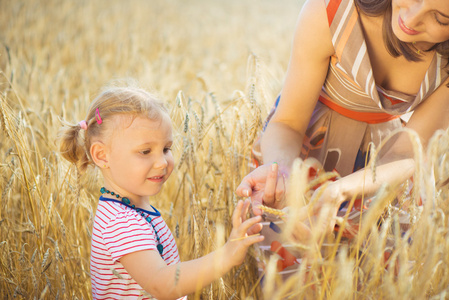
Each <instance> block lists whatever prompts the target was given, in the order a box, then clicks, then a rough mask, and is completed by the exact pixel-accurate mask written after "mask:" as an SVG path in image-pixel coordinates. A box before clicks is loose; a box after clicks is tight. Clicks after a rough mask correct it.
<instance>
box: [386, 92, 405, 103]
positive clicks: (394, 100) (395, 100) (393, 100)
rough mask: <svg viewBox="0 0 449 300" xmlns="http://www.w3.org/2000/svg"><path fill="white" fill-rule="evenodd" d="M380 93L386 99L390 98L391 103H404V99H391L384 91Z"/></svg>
mask: <svg viewBox="0 0 449 300" xmlns="http://www.w3.org/2000/svg"><path fill="white" fill-rule="evenodd" d="M382 95H383V96H384V97H385V98H386V99H388V100H390V102H391V104H392V105H395V104H398V103H404V101H402V100H399V99H393V98H391V97H390V96H387V95H385V94H384V93H382Z"/></svg>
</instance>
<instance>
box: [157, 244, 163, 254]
mask: <svg viewBox="0 0 449 300" xmlns="http://www.w3.org/2000/svg"><path fill="white" fill-rule="evenodd" d="M157 250H158V251H159V254H160V255H162V252H164V246H162V245H161V244H158V245H157Z"/></svg>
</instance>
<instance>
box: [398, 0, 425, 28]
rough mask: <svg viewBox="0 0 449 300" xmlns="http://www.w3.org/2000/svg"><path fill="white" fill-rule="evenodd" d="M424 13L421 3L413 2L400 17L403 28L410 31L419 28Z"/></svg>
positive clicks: (423, 6) (422, 3)
mask: <svg viewBox="0 0 449 300" xmlns="http://www.w3.org/2000/svg"><path fill="white" fill-rule="evenodd" d="M424 13H425V5H424V2H423V1H415V2H413V3H412V4H411V5H410V6H409V7H408V9H407V10H406V12H405V13H404V14H403V15H402V21H403V22H404V24H405V26H407V27H408V28H410V29H415V30H417V29H416V28H417V27H419V25H420V24H421V22H422V19H423V17H424Z"/></svg>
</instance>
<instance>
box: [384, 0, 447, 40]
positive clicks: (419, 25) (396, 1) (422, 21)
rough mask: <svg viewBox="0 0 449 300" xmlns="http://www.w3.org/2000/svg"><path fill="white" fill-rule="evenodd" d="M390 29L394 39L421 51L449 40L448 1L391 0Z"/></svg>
mask: <svg viewBox="0 0 449 300" xmlns="http://www.w3.org/2000/svg"><path fill="white" fill-rule="evenodd" d="M392 8H393V13H392V22H391V23H392V27H393V32H394V34H395V35H396V37H397V38H398V39H399V40H401V41H403V42H407V43H412V42H415V43H417V44H419V45H421V46H423V49H425V47H429V48H430V47H432V46H433V45H434V44H436V43H441V42H444V41H447V40H449V1H448V0H392Z"/></svg>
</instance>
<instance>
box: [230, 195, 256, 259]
mask: <svg viewBox="0 0 449 300" xmlns="http://www.w3.org/2000/svg"><path fill="white" fill-rule="evenodd" d="M249 205H250V201H249V200H246V201H245V202H243V201H242V200H240V201H239V202H238V203H237V206H236V208H235V210H234V213H233V214H232V231H231V234H230V235H229V240H228V242H227V243H226V244H225V245H224V249H223V250H224V251H223V255H224V258H225V260H224V262H225V263H230V264H231V266H237V265H240V264H241V263H243V261H244V259H245V256H246V252H247V251H248V248H249V246H251V245H252V244H255V243H258V242H260V241H263V239H264V236H260V235H255V234H257V233H259V232H260V231H261V230H262V224H260V223H259V222H260V221H261V220H262V217H261V216H256V217H253V218H250V219H248V220H246V215H247V214H248V208H249Z"/></svg>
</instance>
